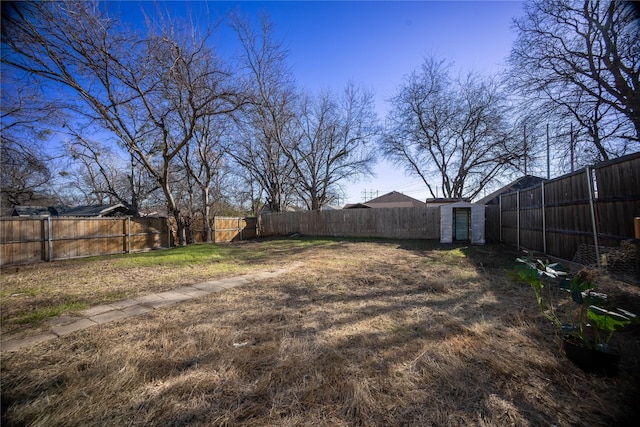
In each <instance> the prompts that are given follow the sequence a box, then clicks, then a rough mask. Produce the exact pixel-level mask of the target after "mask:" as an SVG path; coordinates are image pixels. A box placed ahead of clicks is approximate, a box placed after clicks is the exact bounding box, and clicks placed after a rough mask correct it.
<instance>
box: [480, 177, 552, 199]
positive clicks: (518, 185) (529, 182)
mask: <svg viewBox="0 0 640 427" xmlns="http://www.w3.org/2000/svg"><path fill="white" fill-rule="evenodd" d="M542 181H545V179H544V178H540V177H537V176H533V175H525V176H523V177H521V178H518V179H516V180H515V181H513V182H512V183H511V184H507V185H505V186H504V187H502V188H500V189H499V190H496V191H494V192H493V193H491V194H489V195H488V196H486V197H483V198H482V199H480V200H478V201H477V202H476V203H477V204H479V205H497V204H499V203H500V196H501V195H503V194H508V193H513V192H514V191H518V190H524V189H525V188H531V187H534V186H536V185H538V184H540V183H541V182H542Z"/></svg>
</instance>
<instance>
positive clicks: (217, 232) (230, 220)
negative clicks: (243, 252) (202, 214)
mask: <svg viewBox="0 0 640 427" xmlns="http://www.w3.org/2000/svg"><path fill="white" fill-rule="evenodd" d="M257 229H258V220H257V218H240V217H227V216H216V217H214V219H213V241H214V242H216V243H220V242H231V241H235V240H246V239H252V238H254V237H256V236H257V235H258V230H257Z"/></svg>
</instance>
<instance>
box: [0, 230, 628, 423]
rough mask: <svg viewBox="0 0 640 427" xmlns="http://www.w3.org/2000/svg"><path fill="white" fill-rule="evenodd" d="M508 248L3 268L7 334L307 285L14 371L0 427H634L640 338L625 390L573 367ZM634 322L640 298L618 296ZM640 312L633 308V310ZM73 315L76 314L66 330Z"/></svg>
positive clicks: (176, 256)
mask: <svg viewBox="0 0 640 427" xmlns="http://www.w3.org/2000/svg"><path fill="white" fill-rule="evenodd" d="M517 255H518V253H517V252H515V251H514V250H513V249H510V248H507V247H503V246H473V247H465V246H455V245H437V244H435V243H433V242H424V241H388V240H387V241H370V240H361V241H356V240H351V239H345V240H341V239H307V238H303V239H272V240H256V241H250V242H240V243H235V244H229V245H222V246H211V245H194V246H190V247H187V248H176V249H171V250H166V251H157V252H150V253H147V254H137V255H129V256H116V257H110V258H96V259H81V260H73V261H64V262H57V263H50V264H37V265H29V266H21V267H12V268H6V269H3V271H2V302H1V304H2V306H1V308H2V332H3V334H30V333H34V331H37V330H39V329H40V328H42V327H43V322H46V318H47V316H51V315H55V314H60V313H64V315H73V310H77V309H79V308H81V307H88V306H92V305H97V304H102V303H105V302H110V301H115V300H118V299H124V298H129V297H132V296H136V295H142V294H145V293H150V292H158V291H164V290H168V289H171V288H175V287H178V286H182V285H185V284H190V283H196V282H199V281H203V280H207V279H211V278H216V277H225V276H232V275H239V274H249V273H251V272H258V271H264V270H269V269H275V268H277V267H281V266H283V265H285V264H289V263H294V262H295V263H299V264H300V265H301V267H299V268H296V269H294V270H292V271H291V272H289V273H286V274H284V275H281V276H278V277H277V278H273V279H268V280H262V281H254V282H252V283H251V284H250V285H248V286H245V287H240V288H233V289H229V290H226V291H223V292H219V293H214V294H211V295H209V296H206V297H202V298H200V299H196V300H193V301H191V302H186V303H182V304H178V305H174V306H171V307H166V308H162V309H158V310H155V311H153V312H150V313H146V314H143V315H141V316H139V317H135V318H131V319H127V320H123V321H118V322H114V323H110V324H106V325H102V326H96V327H92V328H89V329H86V330H84V331H79V332H76V333H73V334H71V335H68V336H66V337H64V338H60V339H56V340H53V341H49V342H46V343H42V344H38V345H36V346H34V347H32V348H26V349H22V350H19V351H17V352H15V353H2V377H1V380H2V381H1V384H2V424H3V425H38V426H53V425H65V426H102V425H128V426H135V425H158V426H160V425H161V426H166V425H189V426H199V425H201V426H209V425H214V426H215V425H254V426H264V425H278V426H282V425H284V426H287V425H288V426H294V425H327V426H329V425H331V426H334V425H366V426H377V425H379V426H390V425H416V426H424V425H451V426H458V425H481V426H503V425H517V426H538V425H547V426H548V425H557V426H569V425H585V426H605V425H616V426H619V425H627V424H629V425H630V424H632V423H633V422H635V421H636V420H637V419H638V416H640V408H639V407H638V402H640V392H639V389H638V387H637V384H640V330H638V328H635V329H630V330H628V331H625V332H624V333H620V334H618V336H617V337H616V340H617V341H616V342H615V344H617V345H618V346H619V347H620V348H621V352H622V355H623V356H622V363H621V374H620V375H619V376H618V377H616V378H604V377H601V376H598V375H593V374H585V373H583V372H582V371H580V370H579V369H577V368H575V367H574V366H573V365H571V363H570V362H568V361H567V360H566V358H565V357H564V355H563V352H562V349H561V344H560V340H559V337H558V336H557V332H556V331H555V330H554V329H553V328H552V327H551V326H550V325H548V324H547V323H546V321H545V319H544V318H543V317H542V316H541V315H540V314H539V313H538V311H537V307H536V304H535V299H534V297H533V293H532V291H531V289H530V288H529V287H527V286H526V285H523V284H518V283H514V282H513V281H512V280H511V279H510V278H509V277H508V276H507V275H506V270H508V269H510V268H511V267H512V266H513V261H514V259H515V257H516V256H517ZM606 282H607V283H606V285H607V287H608V290H609V291H612V293H613V294H615V297H616V298H617V299H618V301H619V302H620V304H619V305H620V306H625V308H627V309H629V310H631V311H636V312H639V311H640V310H638V308H639V307H638V301H639V299H638V296H639V294H640V291H639V290H638V288H637V287H634V286H631V285H626V284H621V283H618V282H614V281H611V280H606ZM629 305H630V306H629ZM69 311H71V314H69V313H68V312H69Z"/></svg>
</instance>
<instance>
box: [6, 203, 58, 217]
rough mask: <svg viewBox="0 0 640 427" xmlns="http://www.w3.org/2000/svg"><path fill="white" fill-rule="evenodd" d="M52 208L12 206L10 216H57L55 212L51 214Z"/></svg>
mask: <svg viewBox="0 0 640 427" xmlns="http://www.w3.org/2000/svg"><path fill="white" fill-rule="evenodd" d="M52 209H53V206H52V207H46V206H14V207H13V211H12V212H11V216H21V217H25V216H54V215H57V213H56V212H55V211H53V212H52Z"/></svg>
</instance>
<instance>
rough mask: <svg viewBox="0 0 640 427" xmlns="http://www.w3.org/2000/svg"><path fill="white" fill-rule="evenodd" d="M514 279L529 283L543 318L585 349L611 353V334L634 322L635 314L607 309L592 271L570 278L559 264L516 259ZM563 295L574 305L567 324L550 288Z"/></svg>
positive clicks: (603, 295) (616, 309) (582, 272)
mask: <svg viewBox="0 0 640 427" xmlns="http://www.w3.org/2000/svg"><path fill="white" fill-rule="evenodd" d="M516 261H517V264H516V268H515V271H514V274H513V276H514V277H515V278H516V279H517V280H519V281H522V282H525V283H528V284H529V285H530V286H531V288H532V289H533V291H534V294H535V296H536V302H537V303H538V308H539V309H540V312H541V313H542V315H543V316H545V317H546V318H547V319H549V320H550V321H551V322H552V323H553V324H554V325H556V326H557V327H559V328H560V329H561V330H562V332H563V333H565V334H566V335H570V336H572V337H574V338H576V339H578V340H580V341H581V342H582V343H583V344H584V345H585V346H586V347H588V348H592V349H596V350H598V351H602V352H609V353H610V352H613V349H612V348H611V347H610V346H609V342H610V340H611V337H612V336H613V334H614V332H616V331H618V330H620V329H622V328H624V327H626V326H627V325H630V324H631V323H633V322H635V321H636V320H637V317H636V315H635V314H633V313H630V312H628V311H626V310H623V309H620V308H613V309H610V308H608V305H609V299H608V297H607V295H606V294H604V293H601V292H598V291H597V289H598V286H597V285H596V284H595V283H594V281H595V277H596V276H595V274H594V272H593V271H591V270H586V269H585V270H581V271H579V272H578V273H577V274H576V276H575V277H573V278H569V277H568V274H567V272H565V271H564V267H563V266H562V265H561V264H559V263H553V264H550V263H549V262H548V261H542V260H540V259H538V260H532V259H529V258H517V259H516ZM554 284H557V286H558V288H559V289H561V290H562V291H564V292H566V293H567V294H568V296H569V299H570V300H571V302H570V303H573V307H574V308H572V309H569V310H568V320H567V321H563V320H561V319H560V317H559V313H560V311H559V310H558V309H557V303H556V302H555V301H554V297H553V296H554V289H553V287H552V286H553V285H554Z"/></svg>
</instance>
